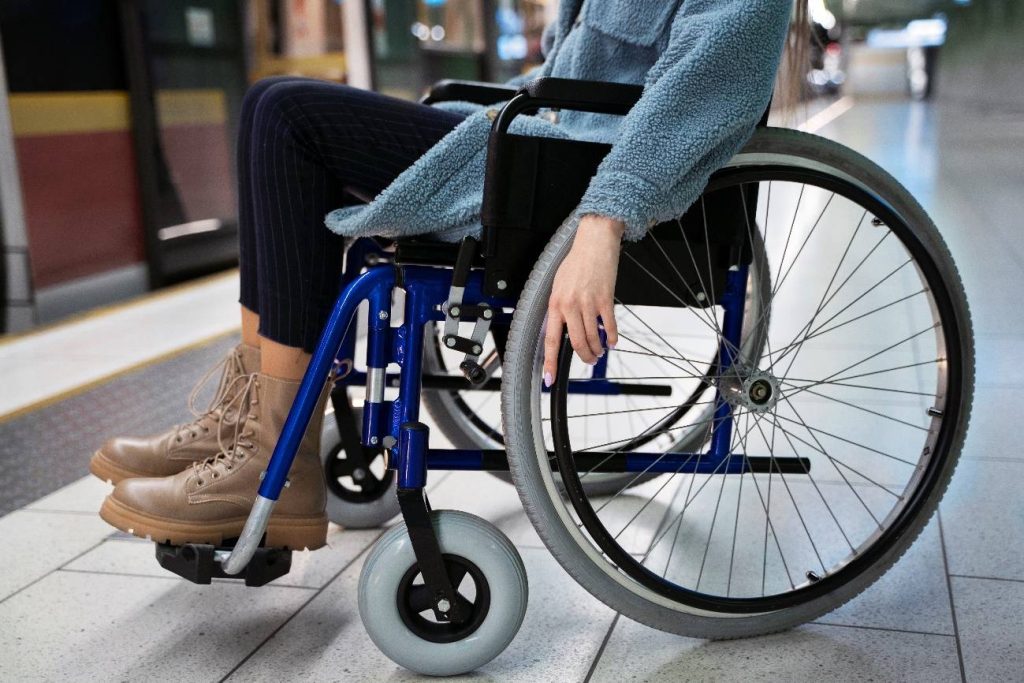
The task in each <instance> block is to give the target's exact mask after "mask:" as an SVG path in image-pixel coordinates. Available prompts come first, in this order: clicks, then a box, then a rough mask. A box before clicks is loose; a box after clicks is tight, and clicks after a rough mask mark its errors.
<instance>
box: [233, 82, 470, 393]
mask: <svg viewBox="0 0 1024 683" xmlns="http://www.w3.org/2000/svg"><path fill="white" fill-rule="evenodd" d="M462 119H463V117H462V116H461V115H458V114H453V113H450V112H445V111H442V110H438V109H434V108H431V107H427V106H424V105H420V104H415V103H411V102H406V101H404V100H398V99H395V98H391V97H387V96H384V95H380V94H377V93H372V92H367V91H363V90H358V89H355V88H350V87H347V86H339V85H335V84H331V83H324V82H319V81H308V80H291V81H284V82H276V83H274V84H272V85H271V86H270V87H268V88H267V89H266V90H264V91H263V93H262V94H261V96H260V98H259V101H258V102H257V105H256V109H255V112H254V118H253V124H252V128H253V130H252V141H253V144H252V147H251V148H250V157H249V164H250V166H249V168H248V173H249V174H250V177H251V178H252V179H253V184H252V188H251V190H252V193H253V201H252V203H251V205H252V208H253V216H252V218H253V225H254V227H255V243H256V245H255V246H256V250H257V268H256V270H257V273H258V274H257V276H256V281H257V294H256V297H255V298H256V300H258V309H254V310H257V311H258V313H259V334H260V336H261V337H262V338H263V340H262V341H261V350H262V351H263V371H264V372H266V373H268V374H270V375H272V376H274V377H279V378H285V379H297V378H299V377H301V376H302V373H303V372H304V371H305V368H306V365H307V364H308V360H309V355H308V354H309V352H310V351H311V350H312V349H313V347H314V346H315V345H316V341H317V338H318V337H319V334H320V330H321V328H322V327H323V323H324V321H325V319H326V317H327V314H328V313H329V311H330V309H331V307H332V306H333V303H334V300H335V298H336V297H337V294H338V284H339V276H340V273H341V268H342V258H343V253H344V240H343V238H341V237H339V236H338V235H335V234H334V233H331V232H330V231H328V230H327V229H326V228H325V227H324V225H323V219H324V216H325V215H326V214H327V213H328V212H329V211H330V210H331V209H334V208H337V207H338V206H341V205H343V204H344V203H345V202H346V195H345V189H346V188H355V189H358V190H359V191H360V193H362V194H368V195H370V196H374V195H376V194H377V193H379V192H380V191H381V190H383V189H384V188H385V187H387V185H389V184H390V183H391V182H392V181H393V180H394V179H395V178H396V177H397V176H398V175H399V174H400V173H401V172H402V171H404V170H405V169H406V168H408V167H409V166H410V165H412V163H413V162H415V161H416V159H418V158H419V157H420V156H422V155H423V154H424V153H425V152H426V151H427V150H428V149H430V148H431V147H432V146H433V145H434V144H436V143H437V142H438V141H439V140H440V139H441V138H442V137H444V136H445V135H446V134H447V133H448V132H450V131H451V130H452V129H453V128H454V127H455V126H456V125H458V123H459V122H460V121H461V120H462ZM244 304H245V302H244V301H243V305H244ZM268 340H269V342H271V343H267V341H268Z"/></svg>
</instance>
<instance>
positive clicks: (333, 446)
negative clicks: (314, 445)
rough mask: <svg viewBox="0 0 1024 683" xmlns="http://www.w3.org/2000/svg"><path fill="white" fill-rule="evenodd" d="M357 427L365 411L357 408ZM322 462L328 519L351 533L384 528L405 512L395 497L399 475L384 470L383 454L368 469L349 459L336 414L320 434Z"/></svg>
mask: <svg viewBox="0 0 1024 683" xmlns="http://www.w3.org/2000/svg"><path fill="white" fill-rule="evenodd" d="M354 412H355V413H356V418H357V423H358V424H361V423H362V410H361V409H359V408H355V409H354ZM320 461H321V462H323V464H324V475H325V476H326V479H327V518H328V519H330V520H331V521H332V522H334V523H335V524H339V525H341V526H343V527H345V528H347V529H373V528H376V527H380V526H383V525H384V524H385V523H386V522H387V521H388V520H390V519H393V518H394V517H396V516H397V515H398V514H399V513H400V512H401V510H400V509H399V507H398V496H397V495H396V494H395V473H394V472H392V471H391V470H388V469H386V468H385V467H384V456H383V453H381V454H380V455H378V456H377V457H375V458H374V459H373V460H372V461H371V462H369V463H367V464H366V465H367V466H365V467H362V466H357V465H355V464H354V463H352V462H351V461H350V460H349V458H347V457H346V453H345V448H344V445H343V444H342V443H341V436H340V433H339V430H338V423H337V422H336V421H335V419H334V414H333V413H331V412H329V413H328V414H327V415H326V416H325V417H324V426H323V429H322V431H321V432H320Z"/></svg>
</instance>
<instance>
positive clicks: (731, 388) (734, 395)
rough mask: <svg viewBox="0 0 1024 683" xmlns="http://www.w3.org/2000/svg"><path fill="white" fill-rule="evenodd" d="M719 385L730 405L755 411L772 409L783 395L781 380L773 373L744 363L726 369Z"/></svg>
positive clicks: (761, 411)
mask: <svg viewBox="0 0 1024 683" xmlns="http://www.w3.org/2000/svg"><path fill="white" fill-rule="evenodd" d="M718 387H719V390H720V391H721V392H722V396H723V397H724V398H725V400H726V401H728V402H729V404H730V405H732V406H734V407H737V408H744V409H746V410H749V411H751V412H755V413H763V412H766V411H768V410H771V409H772V408H774V407H775V404H776V403H777V402H778V400H779V398H780V397H781V395H782V390H781V387H780V385H779V380H778V378H776V377H775V376H774V375H773V374H771V373H770V372H768V371H766V370H759V369H757V368H749V367H745V366H743V365H733V366H732V367H730V368H729V369H728V370H726V371H725V375H724V376H722V377H721V378H720V379H719V381H718Z"/></svg>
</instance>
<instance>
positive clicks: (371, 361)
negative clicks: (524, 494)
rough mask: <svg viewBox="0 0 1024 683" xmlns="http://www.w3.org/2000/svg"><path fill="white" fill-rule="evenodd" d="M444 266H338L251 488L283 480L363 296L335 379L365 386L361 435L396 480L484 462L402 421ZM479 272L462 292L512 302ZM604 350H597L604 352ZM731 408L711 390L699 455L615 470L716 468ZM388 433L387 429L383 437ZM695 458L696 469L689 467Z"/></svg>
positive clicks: (735, 279) (444, 282)
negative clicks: (361, 315)
mask: <svg viewBox="0 0 1024 683" xmlns="http://www.w3.org/2000/svg"><path fill="white" fill-rule="evenodd" d="M372 249H373V247H368V246H367V245H365V244H358V243H357V244H356V245H353V248H352V249H351V250H350V257H349V262H348V265H349V266H350V267H352V266H353V261H355V260H357V259H359V260H361V259H360V257H361V256H365V254H366V253H368V251H369V250H372ZM748 270H749V266H746V265H743V266H739V267H738V268H736V269H735V270H732V271H730V273H729V278H728V286H727V287H726V290H725V292H723V293H722V296H721V298H720V301H719V303H720V305H721V306H722V307H723V309H724V311H725V314H724V316H723V325H722V329H723V339H722V341H721V343H720V358H722V359H724V361H723V362H722V364H721V368H722V370H723V371H725V370H728V368H729V367H730V366H731V365H732V363H733V362H734V360H735V353H736V351H735V350H736V349H738V348H739V345H740V331H741V330H742V328H743V309H744V304H745V294H746V281H747V274H748ZM451 280H452V271H451V270H450V269H448V268H440V267H430V266H409V265H393V264H387V265H377V266H373V267H371V268H369V269H368V270H366V271H365V272H363V273H361V274H359V275H356V276H354V277H351V276H349V274H348V271H346V275H345V277H344V281H345V283H346V284H345V285H344V287H343V290H342V293H341V295H340V296H339V297H338V300H337V302H336V303H335V305H334V309H333V311H332V312H331V315H330V317H329V319H328V321H327V324H326V326H325V328H324V331H323V334H322V335H321V337H320V341H319V343H318V344H317V348H316V351H315V352H314V354H313V358H312V360H311V362H310V365H309V369H308V370H307V372H306V376H305V377H304V378H303V381H302V385H301V387H300V388H299V392H298V397H297V398H296V401H295V405H294V406H293V407H292V410H291V413H290V414H289V415H288V419H287V421H286V422H285V425H284V429H283V431H282V433H281V438H280V440H279V441H278V443H277V446H276V448H275V449H274V454H273V456H272V457H271V460H270V465H269V466H268V468H267V474H266V476H265V477H264V479H263V482H262V485H261V486H260V490H259V494H260V496H262V497H264V498H267V499H270V500H277V498H278V497H279V496H280V494H281V491H282V490H283V488H284V485H285V481H286V479H287V476H288V470H289V468H290V467H291V463H292V459H293V458H294V455H295V452H296V450H297V448H298V445H299V442H300V441H301V440H302V435H303V434H304V433H305V431H306V426H307V425H308V424H309V421H310V419H311V417H312V414H313V410H314V409H315V408H316V403H317V399H318V397H319V395H320V393H321V391H322V389H323V380H324V378H325V377H326V376H327V373H328V372H329V371H330V369H331V366H332V365H333V364H334V363H335V361H336V359H339V358H340V359H343V361H344V362H351V359H352V356H353V355H354V351H355V333H354V330H353V329H352V326H351V325H350V321H352V320H354V316H355V313H356V308H357V307H358V306H359V304H360V303H361V302H362V301H364V300H366V301H368V302H369V305H370V309H369V310H370V313H369V316H368V321H369V322H368V330H367V359H366V366H367V370H366V372H365V373H364V372H356V371H354V370H353V371H352V372H351V373H350V374H349V375H348V376H346V377H345V378H344V379H342V380H340V382H339V383H344V384H346V385H351V386H359V385H365V386H366V388H367V389H366V399H365V403H364V404H363V425H362V427H363V429H362V440H363V445H364V446H367V447H379V446H380V445H381V444H385V445H386V444H388V443H390V444H392V446H394V445H397V449H392V450H393V453H392V457H391V458H389V460H388V468H389V469H393V470H395V472H396V475H397V480H398V487H399V488H400V489H417V488H423V486H425V484H426V479H427V470H430V469H437V470H482V469H485V467H484V465H483V462H484V451H483V450H466V449H430V448H429V443H428V442H429V439H428V436H427V432H426V431H424V430H423V429H412V428H409V427H408V426H407V425H410V424H413V423H418V422H419V411H420V391H421V377H422V374H423V345H424V326H425V325H426V324H427V323H429V322H442V321H444V319H445V315H444V313H443V312H442V311H441V305H442V304H443V303H444V302H445V301H446V299H447V298H448V293H449V288H450V287H451ZM481 283H482V276H481V274H480V273H479V272H477V271H475V272H473V273H472V274H471V275H470V279H469V282H468V286H467V288H466V295H465V296H466V299H467V300H473V301H479V302H486V303H487V304H488V305H490V306H492V307H494V308H501V307H506V308H507V307H511V306H513V305H514V302H512V301H508V300H502V299H496V298H492V297H488V296H485V295H484V294H483V291H482V289H481ZM399 284H400V285H401V287H402V288H403V289H405V291H406V299H405V316H404V321H403V323H402V324H401V325H400V326H398V327H392V326H391V294H392V290H393V289H394V288H395V287H396V285H399ZM605 358H607V356H606V357H605ZM390 363H394V364H397V365H398V366H399V367H400V368H401V372H400V373H399V375H398V376H397V377H396V376H394V375H391V376H388V375H387V374H386V371H387V367H388V365H389V364H390ZM606 367H607V363H606V361H604V362H602V363H600V364H598V365H597V366H595V376H597V377H599V376H601V375H603V372H604V370H605V368H606ZM396 379H397V380H398V386H399V394H398V397H397V398H396V399H395V400H393V401H385V400H384V398H383V396H384V389H385V387H386V386H394V382H395V380H396ZM574 393H591V394H603V395H608V394H614V393H617V392H615V383H614V382H612V381H604V382H587V383H585V386H581V387H580V388H579V389H577V390H576V391H575V392H574ZM732 429H733V418H732V413H731V410H730V408H729V404H728V403H727V402H726V400H725V399H724V397H723V396H722V394H721V391H718V392H717V393H716V397H715V419H714V421H713V426H712V437H711V444H710V450H709V452H708V453H705V454H701V456H700V458H697V457H696V454H693V453H630V454H629V455H628V457H627V458H626V461H625V467H624V468H623V471H624V472H679V473H684V474H685V473H691V472H722V471H723V469H722V468H721V465H722V461H723V460H724V459H726V458H728V457H729V447H730V441H731V438H732ZM389 437H390V438H389ZM745 467H746V465H745V463H744V461H743V459H741V458H737V459H735V464H732V463H730V464H727V465H726V468H725V469H724V471H726V472H729V473H736V474H738V473H741V472H745V471H747V470H746V469H745ZM698 468H699V469H698Z"/></svg>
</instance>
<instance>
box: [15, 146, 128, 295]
mask: <svg viewBox="0 0 1024 683" xmlns="http://www.w3.org/2000/svg"><path fill="white" fill-rule="evenodd" d="M16 145H17V150H18V166H19V167H20V169H21V184H22V191H23V193H24V197H25V214H26V216H25V219H26V223H27V228H28V241H29V253H30V256H31V262H32V274H33V279H34V282H35V286H36V287H46V286H47V285H52V284H56V283H58V282H65V281H67V280H71V279H74V278H78V277H82V276H84V275H91V274H94V273H101V272H103V271H106V270H110V269H111V268H116V267H119V266H124V265H128V264H131V263H137V262H139V261H142V260H144V258H145V246H144V245H145V242H144V236H143V228H142V216H141V208H140V199H139V188H138V181H137V179H136V172H135V158H134V152H133V146H132V139H131V133H130V132H129V131H119V132H104V133H85V134H69V135H43V136H26V137H19V138H17V139H16Z"/></svg>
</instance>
